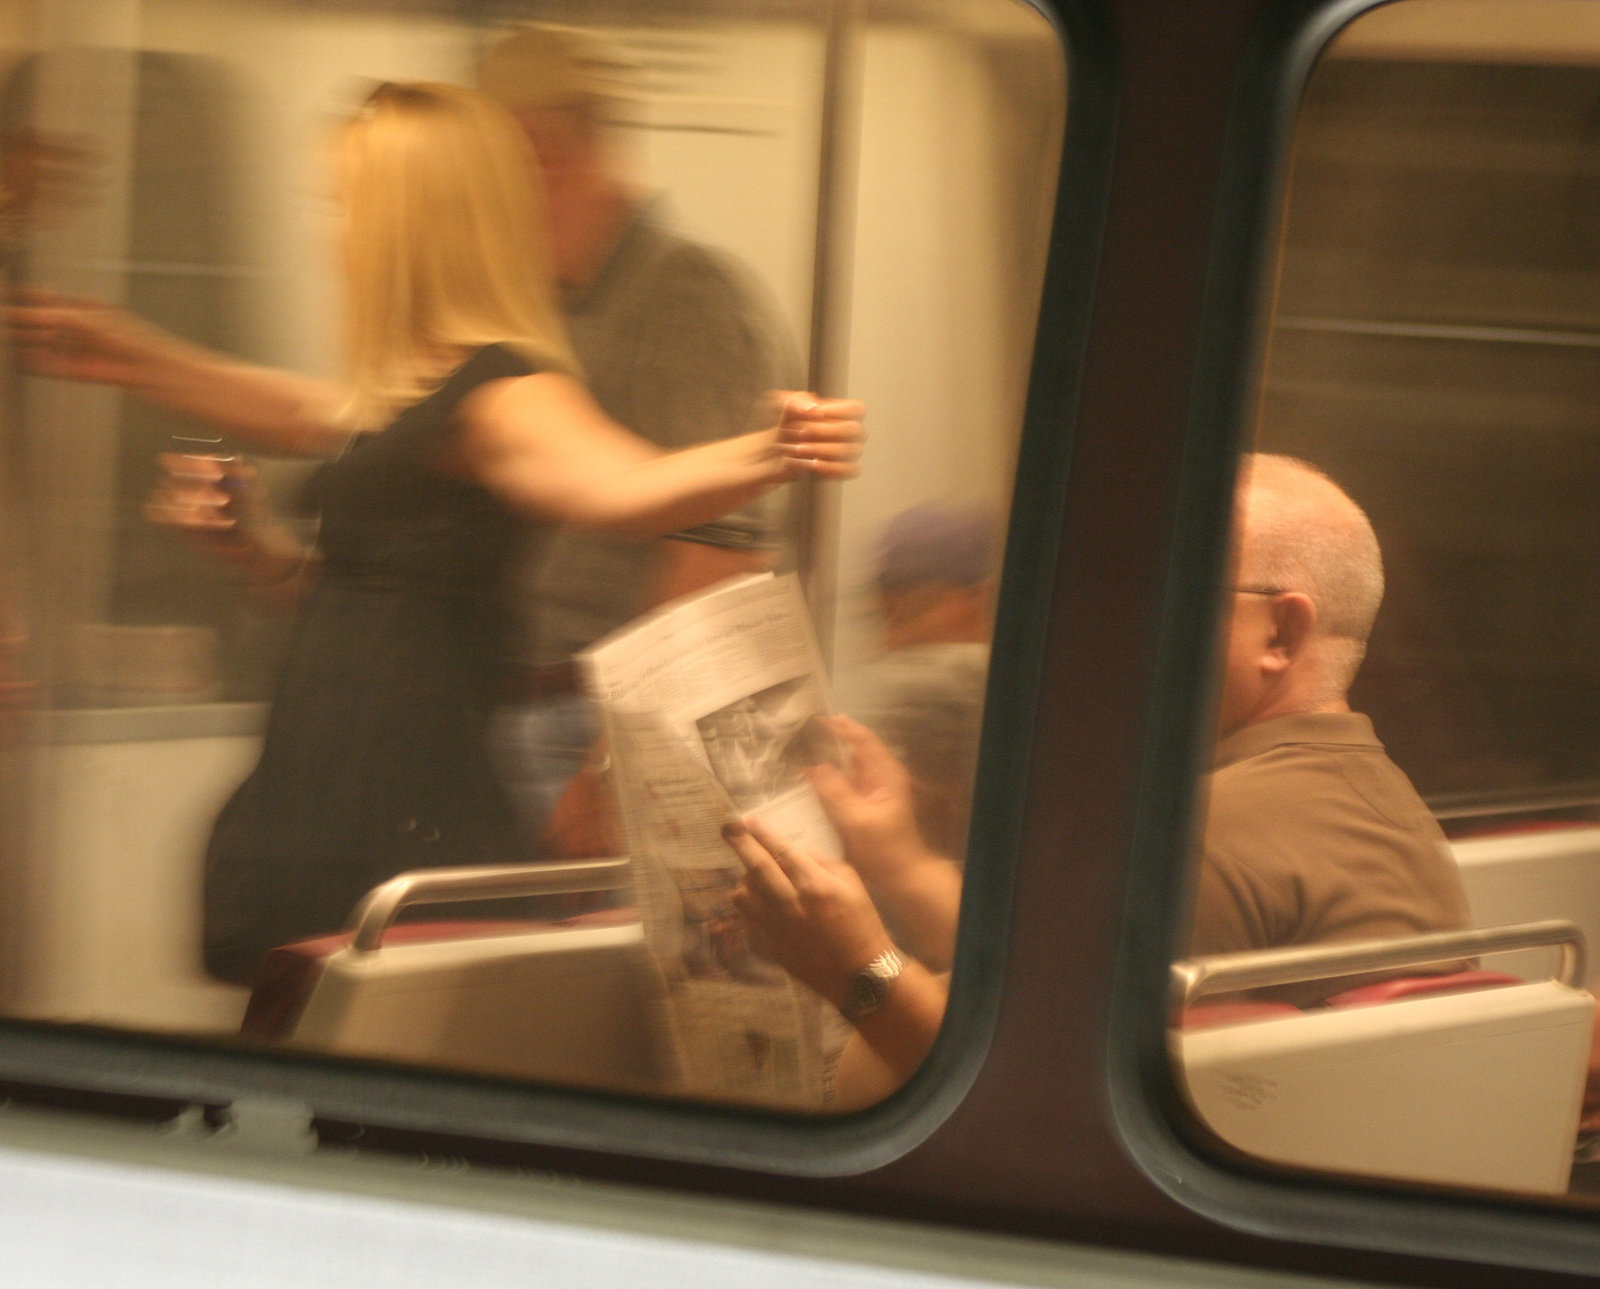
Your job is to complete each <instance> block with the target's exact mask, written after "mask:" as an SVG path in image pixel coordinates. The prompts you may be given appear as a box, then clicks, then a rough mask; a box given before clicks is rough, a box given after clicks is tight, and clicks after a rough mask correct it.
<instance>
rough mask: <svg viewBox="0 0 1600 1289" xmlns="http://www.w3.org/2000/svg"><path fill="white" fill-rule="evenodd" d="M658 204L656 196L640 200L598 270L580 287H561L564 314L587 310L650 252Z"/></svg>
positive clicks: (625, 278)
mask: <svg viewBox="0 0 1600 1289" xmlns="http://www.w3.org/2000/svg"><path fill="white" fill-rule="evenodd" d="M660 205H661V198H659V197H651V198H649V199H647V200H645V201H641V202H639V203H638V204H637V205H636V206H635V207H634V208H633V214H632V217H631V218H630V219H629V220H628V222H627V224H626V225H625V226H624V227H623V230H622V236H621V237H619V238H617V241H616V245H614V246H613V247H612V248H611V253H610V254H609V255H607V256H606V259H605V263H604V264H602V265H601V266H600V271H599V272H598V273H596V274H595V275H594V277H592V278H591V279H589V281H588V282H586V283H584V284H583V285H581V286H564V287H563V288H562V291H561V307H562V308H563V309H564V310H565V311H566V312H567V313H569V314H571V313H584V312H587V311H588V310H589V309H592V308H594V307H595V306H596V305H598V303H599V302H600V300H601V299H602V298H603V297H604V295H605V293H606V291H607V289H608V288H609V285H610V283H611V282H612V281H614V280H617V279H619V278H620V279H622V280H624V281H626V280H627V278H628V276H629V266H630V265H631V264H633V263H635V262H637V261H638V260H639V259H640V258H642V257H643V256H644V255H646V254H648V252H649V248H650V246H651V243H652V240H653V237H654V233H655V227H656V220H655V216H654V212H655V210H656V209H657V208H658V207H659V206H660Z"/></svg>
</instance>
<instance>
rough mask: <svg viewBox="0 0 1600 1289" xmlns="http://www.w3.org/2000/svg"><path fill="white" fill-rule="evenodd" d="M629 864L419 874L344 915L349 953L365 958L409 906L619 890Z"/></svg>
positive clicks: (385, 886)
mask: <svg viewBox="0 0 1600 1289" xmlns="http://www.w3.org/2000/svg"><path fill="white" fill-rule="evenodd" d="M632 867H633V862H632V861H631V860H629V859H627V858H622V859H573V860H553V861H551V862H549V863H545V864H494V865H484V866H483V867H481V868H419V869H415V870H413V871H412V872H409V873H401V874H399V875H398V876H396V877H391V878H390V879H389V880H388V881H387V882H384V883H382V884H381V885H378V886H374V887H373V888H372V889H371V890H370V891H368V892H367V893H366V895H364V896H363V897H362V899H361V903H359V904H357V905H356V907H355V911H354V912H353V913H351V915H350V922H349V927H350V929H351V930H353V931H354V932H355V939H354V940H353V941H352V943H351V948H353V949H355V950H356V951H358V952H360V953H371V952H373V951H374V950H376V949H377V948H378V947H379V946H380V945H381V944H382V943H383V933H384V932H385V931H387V930H388V929H389V927H390V926H392V925H393V923H394V920H395V918H397V917H398V916H399V915H400V911H401V910H402V909H404V908H407V907H409V906H410V905H413V904H454V903H459V902H461V901H463V900H499V899H515V898H517V897H519V896H526V895H575V894H582V893H585V892H588V891H615V890H621V889H623V888H624V887H626V886H627V885H628V884H629V880H630V875H631V872H632Z"/></svg>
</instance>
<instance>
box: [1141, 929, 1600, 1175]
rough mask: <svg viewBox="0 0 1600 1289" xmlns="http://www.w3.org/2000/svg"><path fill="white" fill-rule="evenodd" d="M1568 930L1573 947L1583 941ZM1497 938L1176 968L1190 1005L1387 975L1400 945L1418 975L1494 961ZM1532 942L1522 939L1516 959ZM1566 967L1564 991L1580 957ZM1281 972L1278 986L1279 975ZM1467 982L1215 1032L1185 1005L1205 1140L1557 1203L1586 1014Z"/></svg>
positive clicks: (1498, 982)
mask: <svg viewBox="0 0 1600 1289" xmlns="http://www.w3.org/2000/svg"><path fill="white" fill-rule="evenodd" d="M1536 925H1538V926H1542V927H1545V928H1551V927H1557V926H1560V925H1562V924H1554V923H1544V924H1536ZM1505 930H1522V931H1526V930H1527V929H1526V928H1507V929H1505ZM1567 931H1568V933H1570V936H1571V937H1572V938H1573V939H1574V940H1576V938H1577V932H1576V930H1575V929H1573V928H1571V927H1570V926H1568V927H1567ZM1496 934H1497V933H1496V932H1477V933H1472V932H1468V933H1462V934H1455V935H1444V936H1425V937H1417V938H1415V939H1414V940H1411V941H1383V942H1376V944H1375V945H1373V946H1363V945H1354V946H1337V945H1336V946H1323V947H1319V948H1316V949H1291V950H1270V951H1266V952H1263V953H1257V954H1233V955H1228V956H1227V957H1226V958H1213V959H1198V960H1195V961H1193V962H1190V963H1182V964H1178V968H1177V977H1178V980H1179V982H1180V992H1181V994H1182V998H1183V1001H1184V1003H1187V1004H1193V1003H1194V1001H1195V1000H1197V999H1198V998H1199V997H1200V996H1201V995H1202V994H1203V993H1205V992H1213V993H1216V992H1235V991H1243V990H1246V989H1248V988H1254V987H1261V986H1263V985H1265V984H1269V983H1287V982H1288V980H1290V979H1295V980H1308V979H1318V978H1324V977H1326V978H1336V977H1338V976H1341V975H1345V974H1351V973H1352V972H1354V971H1360V970H1362V969H1371V970H1382V969H1384V966H1383V965H1382V962H1383V961H1387V962H1391V963H1392V962H1395V961H1397V958H1396V955H1397V954H1398V953H1399V952H1400V951H1401V950H1402V949H1403V948H1404V946H1406V945H1408V944H1409V945H1416V946H1421V947H1420V948H1419V949H1418V950H1417V953H1418V955H1419V956H1418V957H1417V958H1414V959H1413V961H1414V962H1415V965H1425V964H1427V963H1428V962H1437V961H1448V960H1450V959H1449V958H1446V957H1444V956H1443V955H1445V954H1447V953H1453V954H1455V955H1456V957H1471V956H1476V955H1480V954H1484V953H1490V952H1494V949H1493V948H1492V947H1484V946H1485V945H1488V944H1490V943H1491V941H1490V940H1489V937H1493V936H1495V935H1496ZM1552 934H1554V933H1552ZM1531 943H1532V937H1531V936H1530V935H1524V936H1523V937H1522V938H1521V939H1520V940H1515V941H1514V943H1513V946H1512V947H1515V948H1522V947H1525V946H1530V945H1531ZM1547 943H1548V942H1547ZM1369 947H1370V948H1376V949H1378V950H1381V951H1384V953H1386V954H1387V956H1386V957H1385V956H1384V953H1380V954H1379V955H1378V957H1377V958H1376V959H1375V958H1373V957H1371V956H1370V955H1369V957H1368V959H1367V960H1366V961H1363V960H1362V959H1361V957H1360V955H1359V953H1357V952H1356V951H1358V950H1362V949H1364V948H1369ZM1319 958H1320V959H1322V961H1321V962H1317V961H1316V959H1319ZM1308 960H1310V961H1308ZM1566 961H1567V964H1568V965H1567V967H1566V968H1564V969H1565V970H1566V971H1567V974H1568V975H1569V977H1570V976H1571V975H1572V974H1574V970H1573V969H1574V968H1575V967H1576V965H1577V964H1578V963H1580V962H1581V954H1572V955H1570V956H1569V957H1568V958H1567V960H1566ZM1375 962H1376V963H1377V965H1374V963H1375ZM1284 966H1287V967H1288V968H1289V973H1288V974H1287V975H1285V974H1281V973H1280V974H1278V975H1276V976H1274V975H1273V974H1272V973H1273V970H1274V968H1282V967H1284ZM1464 976H1465V977H1467V978H1463V977H1459V976H1458V977H1455V978H1452V977H1448V976H1447V977H1434V978H1431V979H1430V980H1429V981H1428V982H1427V983H1426V984H1425V985H1424V986H1423V987H1422V988H1421V989H1420V991H1410V990H1408V989H1406V988H1405V987H1403V986H1402V987H1400V988H1398V989H1395V990H1394V991H1393V992H1394V993H1395V995H1396V996H1395V997H1393V998H1391V999H1390V1000H1388V1001H1384V1000H1383V999H1382V998H1381V996H1379V995H1381V992H1382V987H1381V986H1379V987H1373V986H1367V987H1364V988H1363V989H1361V990H1356V991H1353V993H1354V994H1355V995H1356V996H1355V997H1352V998H1350V999H1349V1000H1348V1001H1347V1003H1346V1004H1345V1005H1330V1006H1325V1007H1318V1008H1313V1009H1310V1010H1307V1011H1303V1012H1295V1013H1293V1014H1283V1013H1282V1012H1276V1011H1275V1012H1266V1011H1256V1012H1255V1013H1254V1014H1244V1015H1241V1016H1239V1017H1237V1018H1235V1019H1231V1020H1228V1019H1225V1020H1223V1022H1222V1023H1210V1024H1206V1023H1204V1021H1205V1020H1206V1019H1207V1016H1206V1014H1207V1013H1208V1012H1211V1011H1213V1008H1208V1007H1204V1006H1192V1011H1193V1013H1194V1014H1195V1017H1196V1018H1198V1019H1199V1020H1200V1021H1201V1022H1202V1023H1201V1024H1200V1025H1194V1024H1191V1023H1186V1024H1185V1025H1184V1026H1183V1027H1181V1028H1176V1029H1174V1030H1173V1031H1172V1032H1171V1043H1172V1049H1173V1053H1174V1058H1175V1061H1176V1065H1177V1069H1178V1071H1179V1077H1180V1080H1181V1083H1182V1085H1183V1087H1184V1089H1185V1091H1186V1093H1187V1095H1188V1097H1189V1099H1190V1102H1191V1104H1192V1105H1193V1107H1194V1109H1195V1111H1196V1113H1197V1114H1198V1115H1199V1117H1200V1119H1201V1120H1202V1121H1203V1122H1204V1123H1205V1124H1206V1125H1207V1126H1208V1127H1209V1128H1210V1129H1211V1130H1212V1131H1213V1132H1215V1133H1216V1134H1217V1135H1218V1136H1219V1137H1221V1138H1222V1139H1223V1140H1224V1141H1227V1142H1228V1143H1229V1144H1231V1145H1233V1146H1234V1147H1236V1148H1238V1149H1239V1150H1242V1151H1244V1152H1246V1153H1247V1154H1250V1155H1253V1156H1256V1157H1258V1158H1262V1159H1267V1160H1272V1161H1274V1162H1277V1163H1283V1164H1292V1165H1298V1166H1301V1167H1307V1168H1316V1169H1321V1170H1332V1171H1336V1172H1344V1173H1353V1174H1361V1175H1366V1176H1376V1177H1388V1178H1395V1179H1401V1180H1408V1181H1421V1182H1431V1183H1441V1184H1451V1185H1464V1186H1478V1187H1487V1188H1493V1189H1499V1190H1519V1191H1525V1192H1526V1191H1533V1192H1539V1193H1544V1194H1559V1193H1562V1192H1563V1191H1565V1189H1566V1187H1567V1181H1568V1175H1569V1172H1570V1169H1571V1164H1572V1151H1573V1147H1574V1144H1575V1141H1576V1137H1577V1125H1578V1116H1579V1109H1580V1106H1581V1103H1582V1098H1583V1088H1584V1080H1585V1075H1586V1072H1587V1062H1588V1056H1589V1042H1590V1035H1591V1030H1592V1028H1593V1025H1594V1017H1595V1005H1594V1000H1593V998H1592V997H1591V996H1590V995H1589V994H1588V993H1587V992H1585V991H1584V990H1582V989H1580V988H1577V987H1576V986H1575V984H1574V983H1573V982H1572V980H1571V979H1570V978H1569V979H1564V980H1556V979H1548V978H1547V979H1544V980H1538V981H1523V980H1519V979H1516V978H1511V982H1510V983H1506V980H1507V977H1505V976H1504V975H1500V974H1498V973H1496V974H1493V975H1488V976H1487V978H1486V979H1485V978H1480V979H1478V980H1476V981H1474V980H1472V979H1470V977H1475V976H1480V973H1476V972H1474V973H1464ZM1197 979H1198V980H1200V981H1202V982H1203V983H1202V985H1201V986H1200V987H1196V986H1195V981H1196V980H1197ZM1385 983H1386V984H1387V983H1388V982H1385ZM1463 986H1464V987H1463ZM1363 994H1365V995H1366V996H1365V997H1362V996H1361V995H1363ZM1190 1010H1191V1007H1190V1006H1185V1007H1184V1011H1185V1012H1189V1011H1190ZM1188 1019H1189V1018H1188V1017H1186V1021H1187V1020H1188Z"/></svg>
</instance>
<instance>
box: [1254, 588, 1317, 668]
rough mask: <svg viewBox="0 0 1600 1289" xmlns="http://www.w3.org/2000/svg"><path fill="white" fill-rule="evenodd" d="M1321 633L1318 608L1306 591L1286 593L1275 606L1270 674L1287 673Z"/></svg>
mask: <svg viewBox="0 0 1600 1289" xmlns="http://www.w3.org/2000/svg"><path fill="white" fill-rule="evenodd" d="M1316 629H1317V604H1316V601H1315V600H1313V599H1312V598H1311V597H1310V596H1309V595H1306V594H1305V593H1304V592H1302V591H1285V592H1284V593H1283V594H1282V595H1280V596H1278V597H1277V599H1276V600H1274V601H1273V604H1272V639H1271V640H1269V641H1268V642H1267V650H1266V660H1267V663H1268V666H1269V668H1270V670H1272V671H1274V672H1283V671H1286V670H1288V668H1289V666H1290V665H1291V664H1292V663H1293V662H1294V660H1295V659H1296V658H1298V657H1299V656H1300V655H1301V654H1302V653H1303V652H1304V651H1305V648H1306V646H1307V645H1308V644H1310V642H1311V637H1312V636H1313V635H1314V634H1315V633H1316Z"/></svg>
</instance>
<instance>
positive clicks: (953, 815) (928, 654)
mask: <svg viewBox="0 0 1600 1289" xmlns="http://www.w3.org/2000/svg"><path fill="white" fill-rule="evenodd" d="M993 561H994V521H993V519H992V517H991V516H990V514H989V512H988V511H987V510H985V509H983V508H980V507H977V506H970V505H958V504H950V503H942V502H940V503H929V504H925V505H921V506H914V507H912V508H911V509H910V510H906V511H902V512H901V513H900V514H898V515H896V516H895V517H894V519H892V520H891V521H890V522H889V524H888V526H887V527H886V528H885V530H884V533H883V537H882V540H881V541H880V542H879V545H878V552H877V559H876V573H875V589H876V592H877V599H878V607H879V610H880V613H881V616H882V620H883V640H882V643H883V649H882V651H881V652H880V653H879V654H877V655H876V656H875V657H873V658H872V659H870V660H869V661H868V662H866V663H865V664H864V665H863V666H862V667H860V668H859V669H857V670H856V671H855V672H854V673H852V674H851V675H850V676H849V677H848V678H847V680H846V682H845V683H844V684H843V685H842V686H841V691H842V692H841V706H842V707H843V708H844V709H845V710H847V711H850V712H852V713H853V714H854V715H856V716H857V717H858V718H859V719H860V720H861V722H862V723H863V724H865V725H867V726H868V727H870V728H871V729H873V730H875V731H876V732H877V733H878V735H879V736H880V737H881V738H882V739H883V741H884V743H885V744H887V746H888V748H889V750H890V751H891V752H893V753H894V755H895V756H896V757H897V758H899V760H900V761H902V762H903V763H904V764H905V766H906V769H907V770H908V771H909V772H910V775H911V788H912V795H913V801H914V805H915V812H916V819H917V825H918V827H919V829H920V830H921V832H922V835H923V837H924V839H925V840H926V841H927V843H928V845H929V846H931V847H932V848H933V849H934V850H935V851H938V852H939V853H941V854H945V855H950V856H955V857H959V856H960V855H962V854H963V853H964V851H965V848H966V842H967V821H968V817H969V815H970V813H971V804H972V803H971V797H972V778H973V773H974V770H975V768H976V765H977V753H978V730H979V726H980V725H981V724H982V720H983V691H984V685H985V683H986V681H987V679H988V674H989V633H990V619H991V607H990V599H991V570H992V567H993Z"/></svg>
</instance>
